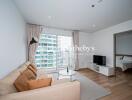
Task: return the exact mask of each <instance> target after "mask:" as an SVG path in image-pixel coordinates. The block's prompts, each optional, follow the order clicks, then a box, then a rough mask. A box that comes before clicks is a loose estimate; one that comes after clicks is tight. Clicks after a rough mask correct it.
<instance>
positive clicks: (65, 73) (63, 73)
mask: <svg viewBox="0 0 132 100" xmlns="http://www.w3.org/2000/svg"><path fill="white" fill-rule="evenodd" d="M75 74H76V72H75V71H74V70H69V71H68V72H67V70H60V71H59V72H58V79H59V76H60V75H62V76H69V77H70V81H73V80H72V76H73V75H75Z"/></svg>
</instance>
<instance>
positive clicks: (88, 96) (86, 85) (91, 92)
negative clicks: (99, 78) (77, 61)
mask: <svg viewBox="0 0 132 100" xmlns="http://www.w3.org/2000/svg"><path fill="white" fill-rule="evenodd" d="M73 78H74V79H77V80H78V81H80V83H81V100H98V99H99V98H101V97H103V96H106V95H109V94H110V91H108V90H106V89H105V88H103V87H102V86H100V85H98V84H96V83H95V82H93V81H92V80H90V79H88V78H87V77H85V76H83V75H81V74H80V73H78V72H77V74H76V75H75V76H74V77H73Z"/></svg>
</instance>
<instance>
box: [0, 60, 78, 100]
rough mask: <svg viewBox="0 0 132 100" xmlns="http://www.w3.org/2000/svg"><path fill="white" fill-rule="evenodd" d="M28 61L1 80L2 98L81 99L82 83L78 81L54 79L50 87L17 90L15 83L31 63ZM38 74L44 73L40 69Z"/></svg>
mask: <svg viewBox="0 0 132 100" xmlns="http://www.w3.org/2000/svg"><path fill="white" fill-rule="evenodd" d="M29 64H30V63H29V62H26V63H25V64H23V65H22V66H21V67H19V68H18V69H16V70H14V71H13V72H12V73H10V74H9V75H8V76H6V77H5V78H4V79H2V80H0V100H80V83H79V82H78V81H73V82H70V81H67V80H64V79H63V80H54V81H53V83H52V85H51V86H49V87H44V88H39V89H34V90H29V91H24V92H17V91H16V89H15V87H14V85H13V83H14V81H15V80H16V78H17V77H18V76H19V75H20V72H22V71H24V70H25V69H26V67H27V66H28V65H29ZM37 74H38V76H39V75H42V74H43V73H42V72H41V71H38V73H37Z"/></svg>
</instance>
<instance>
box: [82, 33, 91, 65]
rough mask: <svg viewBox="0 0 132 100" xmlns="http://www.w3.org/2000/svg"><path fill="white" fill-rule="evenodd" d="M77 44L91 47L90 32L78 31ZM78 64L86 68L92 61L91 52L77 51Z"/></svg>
mask: <svg viewBox="0 0 132 100" xmlns="http://www.w3.org/2000/svg"><path fill="white" fill-rule="evenodd" d="M79 46H80V47H82V46H86V47H92V35H91V33H84V32H80V34H79ZM79 54H80V55H79V66H80V68H88V67H89V66H90V63H91V62H92V54H91V53H89V52H86V51H83V52H80V53H79Z"/></svg>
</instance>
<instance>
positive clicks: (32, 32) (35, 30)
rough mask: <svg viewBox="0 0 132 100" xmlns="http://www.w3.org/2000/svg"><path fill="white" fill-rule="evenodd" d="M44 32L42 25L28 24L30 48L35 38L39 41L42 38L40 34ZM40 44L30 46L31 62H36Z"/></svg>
mask: <svg viewBox="0 0 132 100" xmlns="http://www.w3.org/2000/svg"><path fill="white" fill-rule="evenodd" d="M42 31H43V26H40V25H34V24H27V33H28V46H29V43H30V41H31V39H32V38H33V37H36V38H37V39H38V40H39V38H40V34H41V32H42ZM38 44H39V43H35V44H33V45H31V46H30V51H29V61H30V62H33V63H34V62H35V52H36V49H37V47H38Z"/></svg>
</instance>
